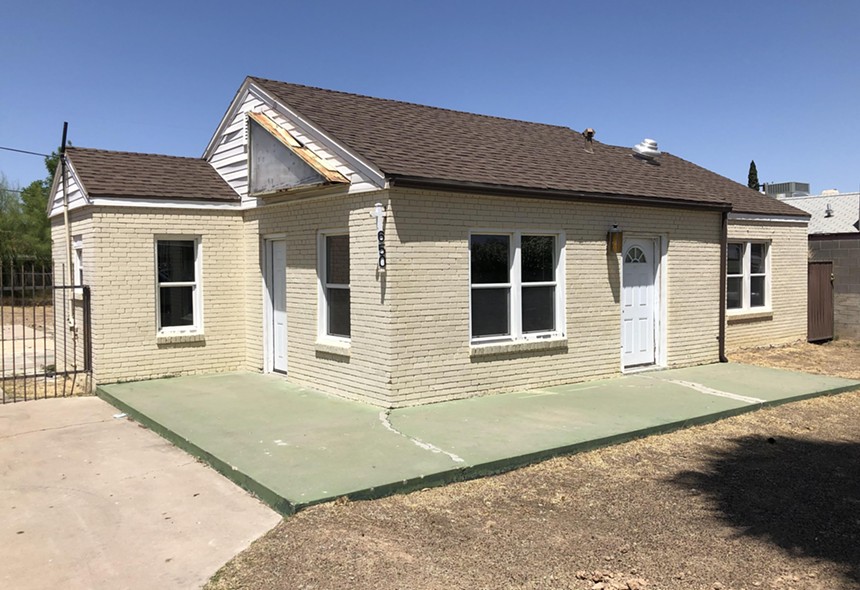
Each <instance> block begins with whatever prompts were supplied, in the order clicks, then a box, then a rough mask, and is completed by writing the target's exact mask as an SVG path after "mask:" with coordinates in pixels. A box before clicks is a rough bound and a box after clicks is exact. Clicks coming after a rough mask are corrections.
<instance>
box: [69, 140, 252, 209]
mask: <svg viewBox="0 0 860 590" xmlns="http://www.w3.org/2000/svg"><path fill="white" fill-rule="evenodd" d="M66 155H67V156H68V158H69V160H70V161H71V162H72V166H74V168H75V171H76V172H77V173H78V176H79V177H80V179H81V182H82V183H83V185H84V187H85V188H86V190H87V194H88V195H89V196H91V197H138V198H156V199H181V200H205V201H238V200H239V196H238V195H237V194H236V192H235V191H234V190H233V189H232V188H230V185H228V184H227V183H226V182H224V180H223V179H222V178H221V177H220V176H219V175H218V173H217V172H216V171H215V169H214V168H212V166H211V165H209V163H208V162H207V161H206V160H203V159H200V158H180V157H177V156H162V155H159V154H140V153H134V152H113V151H107V150H96V149H91V148H80V147H70V148H67V149H66Z"/></svg>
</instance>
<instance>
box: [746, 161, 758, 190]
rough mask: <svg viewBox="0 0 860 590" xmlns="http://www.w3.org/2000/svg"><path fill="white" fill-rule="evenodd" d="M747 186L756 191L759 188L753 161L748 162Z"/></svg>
mask: <svg viewBox="0 0 860 590" xmlns="http://www.w3.org/2000/svg"><path fill="white" fill-rule="evenodd" d="M747 186H748V187H750V188H751V189H753V190H754V191H757V190H759V189H760V188H761V185H760V184H759V182H758V170H757V169H756V167H755V160H750V172H749V174H748V175H747Z"/></svg>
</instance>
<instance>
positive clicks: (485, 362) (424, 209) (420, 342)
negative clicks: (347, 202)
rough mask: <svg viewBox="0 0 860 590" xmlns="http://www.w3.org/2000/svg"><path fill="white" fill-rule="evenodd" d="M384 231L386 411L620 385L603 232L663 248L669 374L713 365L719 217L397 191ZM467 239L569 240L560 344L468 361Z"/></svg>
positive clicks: (616, 322)
mask: <svg viewBox="0 0 860 590" xmlns="http://www.w3.org/2000/svg"><path fill="white" fill-rule="evenodd" d="M391 211H392V213H393V214H392V217H391V218H389V220H388V238H389V247H388V254H389V257H388V258H389V267H388V298H389V301H390V304H391V306H392V314H393V319H392V321H393V325H392V328H391V329H392V354H393V358H392V375H391V381H392V390H393V391H392V396H393V398H392V405H394V406H406V405H412V404H420V403H428V402H436V401H442V400H449V399H455V398H461V397H467V396H471V395H476V394H483V393H494V392H503V391H512V390H516V389H520V388H525V387H541V386H549V385H555V384H561V383H570V382H575V381H582V380H586V379H591V378H596V377H608V376H613V375H618V374H619V373H620V370H621V352H620V341H621V310H620V305H619V297H620V263H621V261H620V257H619V256H618V255H607V252H606V232H607V230H608V229H609V227H611V225H612V224H618V225H619V227H620V228H621V229H622V230H623V231H624V232H625V235H626V236H630V237H633V236H635V235H639V236H641V237H648V236H655V235H658V234H662V235H665V236H666V237H667V238H668V255H667V263H666V267H665V269H664V271H665V272H667V273H668V274H667V289H666V292H665V293H664V296H665V297H667V298H668V318H667V320H668V321H667V326H666V329H667V330H668V344H667V353H668V354H667V364H668V365H669V366H685V365H695V364H701V363H707V362H714V361H716V360H717V357H718V342H717V335H718V329H719V306H720V305H722V302H721V301H720V300H719V280H720V277H719V253H720V246H719V234H720V214H719V213H716V212H694V211H689V210H681V209H663V208H660V209H658V208H649V207H631V206H613V205H597V204H586V203H569V202H567V203H563V202H557V201H541V200H531V199H512V198H498V197H479V196H474V195H462V194H447V193H437V192H430V191H411V190H408V191H407V190H403V189H400V190H395V191H393V192H392V195H391ZM474 229H500V230H529V229H531V230H547V231H558V230H561V231H564V232H565V234H566V269H565V270H566V278H567V285H566V296H567V312H566V320H567V344H566V346H563V347H555V348H552V349H548V350H542V351H540V350H539V351H531V352H528V351H526V352H515V353H510V354H499V355H491V356H481V357H478V356H473V355H472V354H471V353H470V342H469V340H470V327H469V290H470V284H469V244H468V235H469V231H470V230H474Z"/></svg>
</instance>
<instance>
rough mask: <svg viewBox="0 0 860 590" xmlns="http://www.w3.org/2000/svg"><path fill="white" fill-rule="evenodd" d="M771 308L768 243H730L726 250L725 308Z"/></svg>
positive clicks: (738, 309)
mask: <svg viewBox="0 0 860 590" xmlns="http://www.w3.org/2000/svg"><path fill="white" fill-rule="evenodd" d="M769 307H770V244H769V243H767V242H729V243H728V247H727V251H726V309H727V310H737V311H745V310H751V311H755V310H757V309H768V308H769Z"/></svg>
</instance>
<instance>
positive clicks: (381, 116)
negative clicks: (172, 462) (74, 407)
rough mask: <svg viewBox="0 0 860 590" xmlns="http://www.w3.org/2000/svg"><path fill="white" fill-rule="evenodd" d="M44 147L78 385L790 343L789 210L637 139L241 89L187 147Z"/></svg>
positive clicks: (480, 366)
mask: <svg viewBox="0 0 860 590" xmlns="http://www.w3.org/2000/svg"><path fill="white" fill-rule="evenodd" d="M66 162H67V165H66V167H65V172H64V175H63V174H61V175H57V176H58V180H57V182H56V184H55V187H54V191H53V199H52V205H51V216H52V222H53V229H54V248H55V259H56V260H57V261H63V260H66V259H67V258H66V257H67V256H68V255H67V253H66V252H67V251H66V248H67V245H66V242H67V236H68V242H69V245H68V248H69V251H70V252H71V250H72V249H73V250H74V262H73V264H74V265H75V266H80V269H79V271H80V273H81V274H82V276H83V280H84V282H85V283H87V284H88V285H90V287H91V293H92V296H91V305H92V334H93V337H92V355H93V370H94V379H95V380H96V381H97V382H99V383H108V382H113V381H121V380H131V379H146V378H154V377H162V376H168V375H178V374H187V373H205V372H214V371H235V370H249V371H264V372H274V373H283V374H284V375H285V376H286V378H288V379H291V380H293V381H296V382H298V383H302V384H307V385H308V386H310V387H314V388H316V389H319V390H322V391H326V392H330V393H334V394H337V395H341V396H345V397H351V398H355V399H360V400H363V401H369V402H372V403H375V404H378V405H381V406H387V407H398V406H405V405H412V404H419V403H428V402H434V401H442V400H448V399H454V398H461V397H466V396H471V395H478V394H485V393H493V392H501V391H507V390H514V389H518V388H524V387H542V386H548V385H552V384H558V383H566V382H574V381H581V380H586V379H592V378H597V377H606V376H612V375H618V374H620V373H622V372H626V371H635V370H644V369H649V368H655V367H656V368H659V367H674V366H686V365H695V364H702V363H711V362H718V361H719V360H721V359H724V357H725V351H726V350H730V349H731V348H733V347H737V346H744V345H749V344H760V343H770V342H781V341H787V340H794V339H798V338H802V337H804V334H805V329H806V320H805V309H806V304H805V301H806V274H805V273H806V271H805V269H806V255H805V244H806V219H807V218H806V216H805V214H804V213H802V212H800V211H798V210H796V209H793V208H792V207H789V206H787V205H785V204H783V203H781V202H779V201H777V200H775V199H771V198H768V197H765V196H763V195H760V194H758V193H756V192H754V191H751V190H749V189H747V188H745V187H743V186H740V185H738V184H736V183H734V182H732V181H730V180H728V179H725V178H723V177H720V176H718V175H716V174H714V173H711V172H709V171H707V170H705V169H703V168H700V167H698V166H695V165H693V164H691V163H689V162H686V161H684V160H682V159H680V158H677V157H675V156H672V155H670V154H668V153H660V152H659V151H658V150H657V149H656V146H655V145H654V144H652V143H650V142H647V141H646V142H643V143H642V144H639V145H638V146H637V147H636V148H635V149H629V148H623V147H617V146H610V145H606V144H602V143H599V142H597V141H594V140H593V138H592V136H591V134H579V133H576V132H574V131H571V130H570V129H567V128H564V127H556V126H551V125H541V124H534V123H526V122H522V121H512V120H507V119H499V118H495V117H486V116H482V115H473V114H468V113H460V112H455V111H448V110H444V109H437V108H432V107H425V106H420V105H413V104H406V103H401V102H395V101H389V100H383V99H376V98H370V97H364V96H357V95H352V94H345V93H340V92H333V91H328V90H321V89H316V88H308V87H304V86H296V85H291V84H285V83H281V82H273V81H269V80H261V79H257V78H248V79H247V80H246V81H245V82H244V84H243V85H242V87H241V88H240V89H239V92H238V93H237V95H236V97H235V98H234V100H233V102H232V103H231V105H230V107H229V109H228V110H227V113H226V114H225V116H224V118H223V120H222V121H221V123H220V125H219V126H218V128H217V130H216V132H215V134H214V135H213V137H212V139H211V141H210V143H209V145H208V147H207V148H206V151H205V153H204V155H203V157H202V158H199V159H198V158H175V157H170V156H159V155H151V154H134V153H124V152H109V151H101V150H92V149H83V148H69V149H68V150H67V153H66ZM61 177H64V180H65V181H63V178H61ZM64 187H65V188H64ZM65 193H67V194H68V196H67V198H66V197H65V196H64V194H65ZM66 206H67V207H68V218H69V224H68V228H67V227H66V224H65V222H64V207H66ZM727 308H728V309H727Z"/></svg>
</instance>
